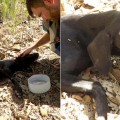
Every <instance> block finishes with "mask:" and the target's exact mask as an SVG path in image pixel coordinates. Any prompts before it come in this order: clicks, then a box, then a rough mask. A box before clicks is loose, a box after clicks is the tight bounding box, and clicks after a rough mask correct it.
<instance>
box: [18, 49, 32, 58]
mask: <svg viewBox="0 0 120 120" xmlns="http://www.w3.org/2000/svg"><path fill="white" fill-rule="evenodd" d="M32 50H33V48H32V47H30V48H28V49H26V50H24V51H22V52H21V53H20V54H19V55H17V57H24V56H25V55H27V54H29V53H31V52H32Z"/></svg>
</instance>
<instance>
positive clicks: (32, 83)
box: [28, 74, 51, 94]
mask: <svg viewBox="0 0 120 120" xmlns="http://www.w3.org/2000/svg"><path fill="white" fill-rule="evenodd" d="M50 87H51V83H50V78H49V77H48V76H47V75H45V74H36V75H32V76H31V77H30V78H28V88H29V90H30V91H31V92H32V93H37V94H38V93H44V92H47V91H48V90H49V89H50Z"/></svg>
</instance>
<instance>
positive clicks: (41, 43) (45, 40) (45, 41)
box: [32, 33, 50, 49]
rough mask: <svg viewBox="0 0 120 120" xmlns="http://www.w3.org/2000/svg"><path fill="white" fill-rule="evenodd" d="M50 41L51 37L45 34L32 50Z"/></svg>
mask: <svg viewBox="0 0 120 120" xmlns="http://www.w3.org/2000/svg"><path fill="white" fill-rule="evenodd" d="M49 41H50V35H49V34H48V33H45V34H44V35H43V36H42V37H41V38H40V39H39V40H38V42H36V43H35V44H34V45H33V46H32V48H33V49H35V48H37V47H40V46H42V45H44V44H46V43H48V42H49Z"/></svg>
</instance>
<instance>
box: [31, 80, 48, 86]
mask: <svg viewBox="0 0 120 120" xmlns="http://www.w3.org/2000/svg"><path fill="white" fill-rule="evenodd" d="M44 83H46V81H43V80H34V81H31V84H34V85H40V84H44Z"/></svg>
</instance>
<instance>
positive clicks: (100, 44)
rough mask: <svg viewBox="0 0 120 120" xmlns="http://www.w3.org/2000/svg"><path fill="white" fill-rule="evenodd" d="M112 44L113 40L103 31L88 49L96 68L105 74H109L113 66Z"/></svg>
mask: <svg viewBox="0 0 120 120" xmlns="http://www.w3.org/2000/svg"><path fill="white" fill-rule="evenodd" d="M111 44H112V39H111V38H110V36H109V34H108V33H107V32H106V31H101V32H100V33H99V34H98V35H97V36H96V37H95V39H94V40H93V41H92V42H91V43H90V44H89V45H88V47H87V50H88V53H89V56H90V58H91V60H92V62H93V65H94V67H95V68H96V69H97V70H98V71H99V72H101V73H103V74H107V73H108V72H109V70H110V68H111V66H112V64H111Z"/></svg>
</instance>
